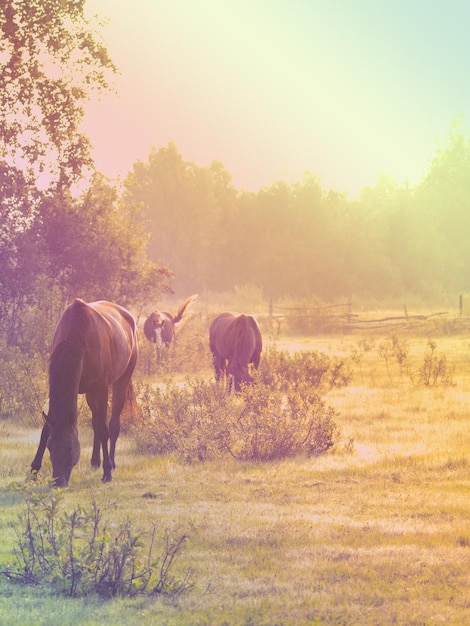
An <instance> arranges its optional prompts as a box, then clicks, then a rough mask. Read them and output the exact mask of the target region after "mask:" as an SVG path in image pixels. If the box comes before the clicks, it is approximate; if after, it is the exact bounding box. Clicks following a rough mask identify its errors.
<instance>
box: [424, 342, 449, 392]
mask: <svg viewBox="0 0 470 626" xmlns="http://www.w3.org/2000/svg"><path fill="white" fill-rule="evenodd" d="M418 376H419V382H421V383H422V384H423V385H425V386H426V387H436V386H438V385H443V386H444V387H449V386H452V385H454V370H453V368H452V367H451V366H450V365H449V364H448V363H447V358H446V356H445V354H443V355H438V354H437V344H436V342H435V341H433V340H432V339H428V343H427V350H426V353H425V355H424V359H423V363H422V365H421V368H420V370H419V372H418Z"/></svg>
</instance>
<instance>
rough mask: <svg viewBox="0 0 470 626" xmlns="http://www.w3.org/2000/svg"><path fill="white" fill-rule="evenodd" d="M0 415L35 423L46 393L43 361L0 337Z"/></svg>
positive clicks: (18, 420)
mask: <svg viewBox="0 0 470 626" xmlns="http://www.w3.org/2000/svg"><path fill="white" fill-rule="evenodd" d="M0 351H1V353H2V358H1V359H0V419H14V420H15V421H16V422H21V419H22V418H23V419H24V418H25V417H26V416H27V417H28V418H29V420H25V421H26V422H27V423H33V424H35V425H36V424H37V423H38V419H39V416H40V415H41V410H42V408H43V407H42V405H43V402H44V398H46V397H47V392H46V378H45V375H44V364H43V361H42V360H41V359H39V358H38V357H37V356H36V357H28V356H27V355H25V354H24V353H22V352H21V350H20V349H19V348H16V347H9V346H6V345H5V342H4V340H2V339H0Z"/></svg>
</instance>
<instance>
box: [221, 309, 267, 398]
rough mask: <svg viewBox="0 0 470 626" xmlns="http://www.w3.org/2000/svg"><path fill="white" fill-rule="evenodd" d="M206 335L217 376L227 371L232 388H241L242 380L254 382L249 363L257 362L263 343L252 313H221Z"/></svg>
mask: <svg viewBox="0 0 470 626" xmlns="http://www.w3.org/2000/svg"><path fill="white" fill-rule="evenodd" d="M209 335H210V337H209V343H210V349H211V352H212V356H213V362H214V368H215V377H216V379H217V380H220V379H221V378H223V377H224V375H225V374H228V375H229V376H232V377H233V382H234V385H235V391H240V385H241V384H242V383H245V384H246V383H251V382H252V381H253V378H252V377H251V376H250V373H249V371H248V365H249V364H250V363H253V365H254V366H255V368H256V369H258V365H259V360H260V355H261V350H262V348H263V342H262V339H261V332H260V329H259V326H258V323H257V321H256V320H255V318H254V317H252V316H251V315H243V314H242V315H238V314H234V313H228V312H226V313H221V314H220V315H218V316H217V317H216V318H215V319H214V320H213V321H212V323H211V325H210V330H209ZM228 387H229V388H230V384H228Z"/></svg>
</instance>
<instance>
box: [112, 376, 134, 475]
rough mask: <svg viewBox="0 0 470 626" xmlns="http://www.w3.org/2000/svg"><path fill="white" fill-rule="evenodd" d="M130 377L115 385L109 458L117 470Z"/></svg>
mask: <svg viewBox="0 0 470 626" xmlns="http://www.w3.org/2000/svg"><path fill="white" fill-rule="evenodd" d="M129 385H130V377H129V375H127V374H126V375H125V376H123V377H121V378H120V379H119V380H118V381H116V382H115V383H114V384H113V401H112V408H111V419H110V420H109V458H110V461H111V467H112V468H113V469H115V468H116V463H115V460H114V457H115V453H116V442H117V440H118V437H119V433H120V432H121V413H122V409H123V408H124V405H125V404H126V400H127V394H128V391H129Z"/></svg>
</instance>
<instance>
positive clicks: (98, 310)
mask: <svg viewBox="0 0 470 626" xmlns="http://www.w3.org/2000/svg"><path fill="white" fill-rule="evenodd" d="M136 362H137V325H136V322H135V320H134V318H133V316H132V315H131V314H130V313H129V311H127V310H126V309H124V308H123V307H121V306H119V305H117V304H112V303H111V302H105V301H100V302H92V303H90V304H87V303H86V302H83V300H80V299H76V300H74V301H73V302H72V304H71V305H70V306H68V307H67V309H66V310H65V311H64V313H63V315H62V317H61V318H60V320H59V323H58V324H57V327H56V330H55V332H54V337H53V340H52V354H51V358H50V362H49V411H48V415H47V416H46V415H45V416H44V417H45V424H44V427H43V429H42V433H41V440H40V443H39V447H38V451H37V453H36V456H35V458H34V460H33V462H32V464H31V470H32V471H34V472H38V471H39V469H40V468H41V462H42V458H43V455H44V451H45V449H46V446H47V447H48V448H49V452H50V455H51V462H52V471H53V476H54V484H55V486H57V487H66V486H67V485H68V482H69V479H70V474H71V472H72V468H73V467H74V466H75V465H76V464H77V463H78V459H79V458H80V443H79V440H78V429H77V417H78V410H77V397H78V394H82V393H84V394H86V401H87V403H88V406H89V407H90V409H91V415H92V425H93V432H94V438H93V454H92V457H91V464H92V466H93V467H99V466H100V447H101V448H102V450H103V479H102V480H103V482H109V481H110V480H111V470H112V469H114V467H115V463H114V453H115V450H116V441H117V438H118V436H119V431H120V416H121V412H122V409H123V407H124V405H125V404H126V401H129V402H130V403H132V404H134V393H133V388H132V381H131V376H132V373H133V371H134V368H135V365H136ZM110 385H111V386H112V409H111V419H110V422H109V429H108V426H107V419H106V417H107V415H106V414H107V407H108V393H109V387H110ZM108 440H110V447H109V452H108Z"/></svg>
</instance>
